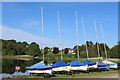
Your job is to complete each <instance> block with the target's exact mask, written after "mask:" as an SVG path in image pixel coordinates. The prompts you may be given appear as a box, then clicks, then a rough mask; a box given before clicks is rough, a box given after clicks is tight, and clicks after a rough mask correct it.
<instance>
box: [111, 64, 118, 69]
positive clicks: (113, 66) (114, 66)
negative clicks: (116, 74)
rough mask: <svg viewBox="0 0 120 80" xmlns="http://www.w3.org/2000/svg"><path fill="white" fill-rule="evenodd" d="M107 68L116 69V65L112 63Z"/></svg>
mask: <svg viewBox="0 0 120 80" xmlns="http://www.w3.org/2000/svg"><path fill="white" fill-rule="evenodd" d="M109 68H110V69H117V68H118V66H117V64H112V65H110V66H109Z"/></svg>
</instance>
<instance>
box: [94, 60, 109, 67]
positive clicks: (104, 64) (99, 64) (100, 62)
mask: <svg viewBox="0 0 120 80" xmlns="http://www.w3.org/2000/svg"><path fill="white" fill-rule="evenodd" d="M96 62H97V63H98V66H108V64H106V63H103V62H102V61H100V60H97V61H96Z"/></svg>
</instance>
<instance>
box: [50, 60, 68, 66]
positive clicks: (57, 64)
mask: <svg viewBox="0 0 120 80" xmlns="http://www.w3.org/2000/svg"><path fill="white" fill-rule="evenodd" d="M51 66H52V67H63V66H69V65H68V64H66V63H65V62H63V61H58V62H56V63H54V64H52V65H51Z"/></svg>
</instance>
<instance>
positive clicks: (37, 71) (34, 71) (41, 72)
mask: <svg viewBox="0 0 120 80" xmlns="http://www.w3.org/2000/svg"><path fill="white" fill-rule="evenodd" d="M27 71H28V72H30V73H34V74H43V73H47V74H52V70H27Z"/></svg>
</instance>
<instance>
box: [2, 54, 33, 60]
mask: <svg viewBox="0 0 120 80" xmlns="http://www.w3.org/2000/svg"><path fill="white" fill-rule="evenodd" d="M2 58H3V59H4V58H5V59H19V60H33V58H34V57H33V56H30V55H20V56H18V55H16V56H2Z"/></svg>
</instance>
